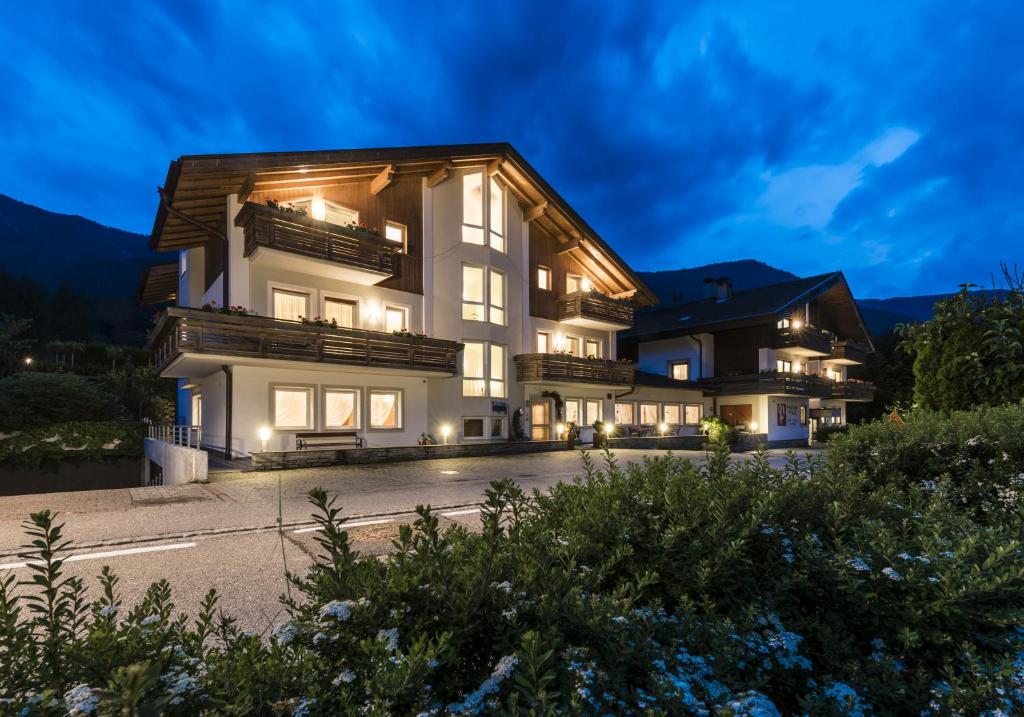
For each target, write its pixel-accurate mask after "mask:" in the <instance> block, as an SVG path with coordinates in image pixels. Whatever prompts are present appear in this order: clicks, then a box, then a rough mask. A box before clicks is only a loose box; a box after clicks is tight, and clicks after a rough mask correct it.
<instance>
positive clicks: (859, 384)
mask: <svg viewBox="0 0 1024 717" xmlns="http://www.w3.org/2000/svg"><path fill="white" fill-rule="evenodd" d="M874 397H875V384H873V383H871V382H870V381H840V382H838V383H834V384H832V398H842V399H845V400H847V401H870V400H872V399H874Z"/></svg>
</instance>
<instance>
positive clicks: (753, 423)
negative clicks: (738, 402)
mask: <svg viewBox="0 0 1024 717" xmlns="http://www.w3.org/2000/svg"><path fill="white" fill-rule="evenodd" d="M750 430H751V431H757V421H751V422H750Z"/></svg>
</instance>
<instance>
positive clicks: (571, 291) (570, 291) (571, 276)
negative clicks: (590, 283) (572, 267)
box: [565, 272, 583, 294]
mask: <svg viewBox="0 0 1024 717" xmlns="http://www.w3.org/2000/svg"><path fill="white" fill-rule="evenodd" d="M574 279H575V280H576V281H577V282H578V283H579V286H578V287H577V288H575V289H570V288H569V282H571V281H572V280H574ZM577 291H583V274H573V273H570V272H566V273H565V293H566V294H575V293H576V292H577Z"/></svg>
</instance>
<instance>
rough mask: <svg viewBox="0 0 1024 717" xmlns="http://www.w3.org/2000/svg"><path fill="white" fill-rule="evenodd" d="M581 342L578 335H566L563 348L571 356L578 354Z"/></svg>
mask: <svg viewBox="0 0 1024 717" xmlns="http://www.w3.org/2000/svg"><path fill="white" fill-rule="evenodd" d="M582 346H583V342H582V341H580V338H579V337H578V336H566V337H565V350H566V351H568V352H569V353H570V354H572V355H573V356H579V355H580V350H581V349H582Z"/></svg>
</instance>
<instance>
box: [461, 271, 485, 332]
mask: <svg viewBox="0 0 1024 717" xmlns="http://www.w3.org/2000/svg"><path fill="white" fill-rule="evenodd" d="M462 318H463V319H465V320H466V321H483V320H484V270H483V267H479V266H463V267H462Z"/></svg>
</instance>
